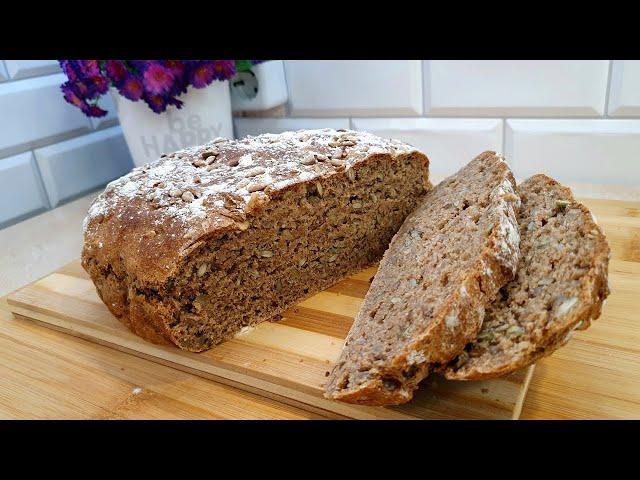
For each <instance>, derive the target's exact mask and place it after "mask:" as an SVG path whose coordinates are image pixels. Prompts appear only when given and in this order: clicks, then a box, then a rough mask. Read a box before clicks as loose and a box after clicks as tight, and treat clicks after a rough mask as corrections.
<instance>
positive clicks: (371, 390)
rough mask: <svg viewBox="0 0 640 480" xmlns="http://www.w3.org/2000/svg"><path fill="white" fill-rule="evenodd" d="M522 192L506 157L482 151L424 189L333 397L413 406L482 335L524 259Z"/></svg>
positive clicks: (335, 377) (368, 304) (340, 365)
mask: <svg viewBox="0 0 640 480" xmlns="http://www.w3.org/2000/svg"><path fill="white" fill-rule="evenodd" d="M514 188H515V180H514V178H513V175H512V174H511V171H510V170H509V167H508V165H507V164H506V163H505V162H504V160H503V159H502V158H501V157H500V156H498V155H496V154H495V153H494V152H484V153H483V154H481V155H479V156H478V157H476V158H475V159H474V160H472V161H471V162H470V163H469V164H468V165H467V166H466V167H464V168H463V169H461V170H460V171H459V172H458V173H457V174H455V175H453V176H451V177H449V178H447V179H445V180H444V181H442V182H441V183H440V184H439V185H438V186H437V187H435V188H434V189H433V190H431V191H429V192H428V193H427V194H426V195H425V197H424V200H423V201H422V203H421V204H420V205H419V206H418V208H417V209H416V210H415V211H414V212H413V213H411V214H410V215H409V217H408V218H407V219H406V220H405V222H404V224H403V225H402V227H401V228H400V230H399V231H398V233H397V234H396V235H395V236H394V238H393V240H392V241H391V244H390V245H389V248H388V250H387V251H386V252H385V254H384V257H383V259H382V261H381V262H380V266H379V269H378V273H377V274H376V276H375V278H374V280H373V282H372V284H371V287H370V289H369V292H368V293H367V296H366V297H365V300H364V303H363V304H362V307H361V309H360V311H359V313H358V315H357V317H356V319H355V322H354V324H353V326H352V328H351V330H350V332H349V335H348V337H347V339H346V343H345V347H344V349H343V351H342V354H341V356H340V358H339V360H338V362H337V363H336V365H335V366H334V369H333V371H332V373H331V375H330V377H329V379H328V382H327V385H326V388H325V390H326V391H325V396H326V397H327V398H332V399H336V400H341V401H345V402H350V403H359V404H366V405H395V404H400V403H405V402H408V401H409V400H411V398H412V396H413V391H414V390H415V389H416V388H417V386H418V383H419V382H420V380H422V379H423V378H424V377H426V376H427V375H428V373H429V370H430V369H431V365H432V364H434V363H444V362H448V361H450V360H452V359H453V358H455V356H457V355H458V354H459V353H460V352H461V351H462V350H463V348H464V347H465V345H466V344H467V343H468V342H470V341H472V340H473V339H474V338H475V337H476V335H477V334H478V331H479V330H480V326H481V324H482V319H483V317H484V308H485V306H486V305H488V304H490V303H491V302H492V301H493V300H494V299H495V298H496V295H497V293H498V290H499V289H500V288H501V287H502V286H503V285H505V284H506V283H507V282H508V281H509V280H511V279H512V278H513V275H514V273H515V269H516V266H517V264H518V259H519V248H518V245H519V243H520V238H519V235H518V229H517V220H516V211H517V208H518V206H519V202H520V200H519V198H518V196H517V195H516V194H515V192H514Z"/></svg>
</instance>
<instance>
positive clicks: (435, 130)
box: [353, 118, 508, 175]
mask: <svg viewBox="0 0 640 480" xmlns="http://www.w3.org/2000/svg"><path fill="white" fill-rule="evenodd" d="M353 126H354V129H356V130H364V131H367V132H371V133H373V134H375V135H379V136H381V137H387V138H396V139H398V140H403V141H405V142H407V143H409V144H411V145H414V146H415V147H416V148H418V149H419V150H420V151H422V152H423V153H425V154H426V155H427V156H428V157H429V160H430V163H429V170H430V172H432V173H433V174H436V175H451V174H452V173H455V172H456V171H457V170H458V169H459V168H460V167H462V166H463V165H465V164H466V163H467V162H469V161H470V160H471V159H473V158H474V157H475V156H476V155H478V154H480V153H482V152H483V151H485V150H495V151H497V152H500V151H501V150H502V120H498V119H491V118H482V119H468V118H376V119H359V118H358V119H353ZM507 160H508V159H507Z"/></svg>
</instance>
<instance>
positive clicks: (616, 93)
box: [608, 60, 640, 117]
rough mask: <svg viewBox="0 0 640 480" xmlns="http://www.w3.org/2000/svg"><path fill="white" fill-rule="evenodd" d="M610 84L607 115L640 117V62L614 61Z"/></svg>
mask: <svg viewBox="0 0 640 480" xmlns="http://www.w3.org/2000/svg"><path fill="white" fill-rule="evenodd" d="M610 83H611V91H610V92H609V108H608V112H609V115H611V116H614V117H630V116H635V117H640V60H614V61H613V66H612V68H611V82H610Z"/></svg>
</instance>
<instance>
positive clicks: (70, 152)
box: [35, 127, 133, 207]
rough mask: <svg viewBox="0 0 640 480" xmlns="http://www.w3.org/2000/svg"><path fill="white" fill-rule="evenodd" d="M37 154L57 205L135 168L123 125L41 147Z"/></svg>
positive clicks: (54, 204)
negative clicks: (122, 128)
mask: <svg viewBox="0 0 640 480" xmlns="http://www.w3.org/2000/svg"><path fill="white" fill-rule="evenodd" d="M35 156H36V160H37V161H38V166H39V167H40V172H41V174H42V180H43V182H44V185H45V188H46V190H47V194H48V195H49V202H50V203H51V206H54V207H55V206H56V205H58V204H59V203H60V202H63V201H65V200H68V199H70V198H74V197H76V196H78V195H80V194H82V193H84V192H87V191H89V190H91V189H93V188H96V187H99V186H100V185H104V184H106V183H107V182H109V181H111V180H113V179H114V178H117V177H120V176H122V175H124V174H125V173H127V172H128V171H129V170H131V168H133V162H132V160H131V155H130V154H129V149H128V148H127V144H126V142H125V140H124V136H123V135H122V131H121V129H120V127H113V128H109V129H107V130H101V131H99V132H94V133H90V134H88V135H84V136H82V137H78V138H73V139H71V140H67V141H65V142H61V143H57V144H55V145H50V146H48V147H44V148H40V149H38V150H36V151H35Z"/></svg>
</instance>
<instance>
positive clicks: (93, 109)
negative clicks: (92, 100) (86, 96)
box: [82, 104, 107, 117]
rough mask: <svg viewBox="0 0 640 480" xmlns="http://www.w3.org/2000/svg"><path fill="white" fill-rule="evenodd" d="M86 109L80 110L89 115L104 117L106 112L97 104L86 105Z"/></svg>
mask: <svg viewBox="0 0 640 480" xmlns="http://www.w3.org/2000/svg"><path fill="white" fill-rule="evenodd" d="M88 107H89V108H88V109H87V111H85V110H82V111H83V112H84V113H85V114H86V115H87V116H89V117H104V116H105V115H106V114H107V111H106V110H103V109H102V108H100V107H99V106H98V105H95V104H94V105H88Z"/></svg>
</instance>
